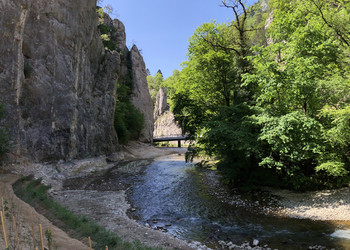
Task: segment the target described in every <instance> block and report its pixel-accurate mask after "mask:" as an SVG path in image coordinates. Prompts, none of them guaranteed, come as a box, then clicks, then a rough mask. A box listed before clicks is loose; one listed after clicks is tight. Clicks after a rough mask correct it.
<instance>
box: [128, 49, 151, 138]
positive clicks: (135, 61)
mask: <svg viewBox="0 0 350 250" xmlns="http://www.w3.org/2000/svg"><path fill="white" fill-rule="evenodd" d="M130 53H131V55H130V60H131V68H132V73H133V82H134V88H133V91H132V98H131V102H132V103H133V104H134V106H135V107H136V108H137V109H138V110H139V111H140V112H141V113H142V114H143V115H144V118H145V125H144V129H143V130H142V132H141V137H140V140H141V141H143V142H152V141H153V123H154V120H153V102H152V99H151V95H150V93H149V89H148V84H147V73H146V66H145V62H144V61H143V58H142V56H141V54H140V51H139V50H138V48H137V47H136V46H135V45H134V46H133V47H132V49H131V52H130Z"/></svg>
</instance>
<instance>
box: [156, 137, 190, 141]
mask: <svg viewBox="0 0 350 250" xmlns="http://www.w3.org/2000/svg"><path fill="white" fill-rule="evenodd" d="M183 140H186V137H185V136H177V137H158V138H153V142H162V141H183Z"/></svg>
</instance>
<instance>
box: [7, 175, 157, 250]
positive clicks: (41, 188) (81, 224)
mask: <svg viewBox="0 0 350 250" xmlns="http://www.w3.org/2000/svg"><path fill="white" fill-rule="evenodd" d="M13 189H14V192H15V194H16V195H17V196H18V197H19V198H21V199H22V200H24V201H25V202H27V203H29V204H30V205H31V206H33V207H35V208H36V209H39V210H40V211H45V212H44V215H45V216H46V217H47V218H48V219H50V220H52V221H53V223H54V224H55V225H56V226H58V227H60V228H61V229H62V230H64V231H66V232H68V234H70V235H71V237H74V238H77V239H78V240H82V239H86V238H87V237H91V240H92V241H93V248H94V249H105V246H108V248H109V249H118V250H124V249H125V250H160V249H161V248H153V247H148V246H145V245H144V244H142V243H141V242H140V241H134V242H126V241H124V240H123V239H121V238H120V237H119V236H118V235H116V234H115V233H113V232H110V231H108V230H106V229H105V228H103V227H101V226H100V225H98V224H97V223H95V222H93V221H92V220H91V219H89V218H87V217H83V216H78V215H75V214H73V213H72V212H70V211H69V210H68V209H66V208H64V207H63V206H61V205H60V204H59V203H58V202H56V201H54V200H53V199H51V198H50V197H49V196H48V194H47V191H48V190H49V189H50V187H49V186H45V185H43V184H41V179H38V180H33V179H32V177H24V178H21V179H20V180H18V181H17V182H16V183H15V184H14V185H13Z"/></svg>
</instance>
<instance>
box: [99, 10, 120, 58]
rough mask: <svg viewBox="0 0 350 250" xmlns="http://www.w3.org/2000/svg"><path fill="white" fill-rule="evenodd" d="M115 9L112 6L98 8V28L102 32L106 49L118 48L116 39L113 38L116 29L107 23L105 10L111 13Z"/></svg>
mask: <svg viewBox="0 0 350 250" xmlns="http://www.w3.org/2000/svg"><path fill="white" fill-rule="evenodd" d="M112 11H113V9H112V7H111V6H106V7H103V8H97V10H96V12H97V14H98V23H99V24H98V29H99V30H100V32H101V39H102V42H103V45H104V47H105V50H110V51H113V50H116V49H117V45H116V43H115V42H114V41H112V40H111V34H112V33H113V32H114V31H115V28H114V27H113V26H112V25H109V24H106V23H105V12H106V13H109V14H111V13H112Z"/></svg>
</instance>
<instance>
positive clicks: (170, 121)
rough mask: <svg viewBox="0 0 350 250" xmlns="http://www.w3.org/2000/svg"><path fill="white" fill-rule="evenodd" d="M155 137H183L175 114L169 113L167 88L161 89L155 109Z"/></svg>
mask: <svg viewBox="0 0 350 250" xmlns="http://www.w3.org/2000/svg"><path fill="white" fill-rule="evenodd" d="M154 120H155V122H154V132H153V136H154V137H162V136H170V135H181V134H182V129H181V127H180V126H179V125H178V124H177V123H176V121H175V117H174V114H173V113H172V112H170V111H169V105H168V103H167V91H166V88H165V87H162V88H160V89H159V91H158V93H157V96H156V106H155V108H154Z"/></svg>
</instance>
